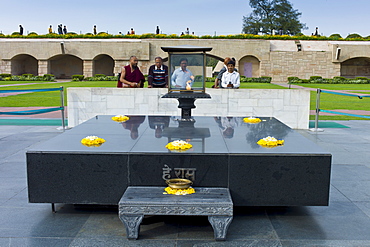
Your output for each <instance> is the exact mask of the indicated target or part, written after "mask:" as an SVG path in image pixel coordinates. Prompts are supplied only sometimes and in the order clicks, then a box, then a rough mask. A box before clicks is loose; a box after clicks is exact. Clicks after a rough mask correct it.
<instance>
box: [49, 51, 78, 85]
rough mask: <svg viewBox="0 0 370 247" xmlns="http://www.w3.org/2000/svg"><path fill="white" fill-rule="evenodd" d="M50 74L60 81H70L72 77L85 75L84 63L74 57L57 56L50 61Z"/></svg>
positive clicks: (66, 55)
mask: <svg viewBox="0 0 370 247" xmlns="http://www.w3.org/2000/svg"><path fill="white" fill-rule="evenodd" d="M49 61H50V72H49V73H50V74H53V75H54V76H55V78H58V79H70V78H72V75H83V61H82V59H81V58H79V57H76V56H74V55H68V54H63V55H56V56H54V57H51V58H50V59H49Z"/></svg>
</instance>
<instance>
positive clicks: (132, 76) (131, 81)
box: [117, 56, 145, 88]
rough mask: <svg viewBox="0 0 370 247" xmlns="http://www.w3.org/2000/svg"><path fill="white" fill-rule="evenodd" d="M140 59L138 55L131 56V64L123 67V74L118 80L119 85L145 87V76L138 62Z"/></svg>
mask: <svg viewBox="0 0 370 247" xmlns="http://www.w3.org/2000/svg"><path fill="white" fill-rule="evenodd" d="M138 62H139V60H138V59H137V57H136V56H131V57H130V64H129V65H127V66H124V67H123V68H122V72H121V76H120V78H119V80H118V83H117V87H132V88H134V87H141V88H142V87H143V86H144V82H145V77H144V75H143V73H141V71H140V69H139V67H138V66H137V63H138Z"/></svg>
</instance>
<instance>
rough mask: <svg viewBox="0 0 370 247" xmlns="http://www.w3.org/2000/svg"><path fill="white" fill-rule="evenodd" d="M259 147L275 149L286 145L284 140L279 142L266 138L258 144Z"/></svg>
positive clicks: (272, 138)
mask: <svg viewBox="0 0 370 247" xmlns="http://www.w3.org/2000/svg"><path fill="white" fill-rule="evenodd" d="M257 144H258V145H260V146H262V147H267V148H273V147H276V146H281V145H284V140H277V139H276V138H274V137H272V136H268V137H265V138H263V139H261V140H259V141H258V142H257Z"/></svg>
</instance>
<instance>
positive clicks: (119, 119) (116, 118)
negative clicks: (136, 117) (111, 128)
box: [112, 115, 130, 123]
mask: <svg viewBox="0 0 370 247" xmlns="http://www.w3.org/2000/svg"><path fill="white" fill-rule="evenodd" d="M129 119H130V118H129V117H128V116H125V115H116V116H114V117H112V120H113V121H116V122H119V123H123V122H126V121H127V120H129Z"/></svg>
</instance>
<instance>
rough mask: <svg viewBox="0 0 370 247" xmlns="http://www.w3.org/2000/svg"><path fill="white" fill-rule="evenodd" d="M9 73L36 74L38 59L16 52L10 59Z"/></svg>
mask: <svg viewBox="0 0 370 247" xmlns="http://www.w3.org/2000/svg"><path fill="white" fill-rule="evenodd" d="M11 74H12V75H22V74H33V75H38V61H37V59H36V58H35V57H33V56H31V55H28V54H18V55H16V56H14V57H13V58H12V59H11Z"/></svg>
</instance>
